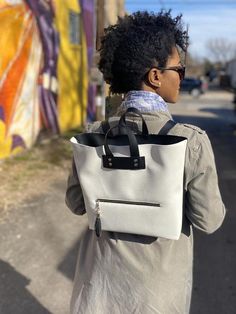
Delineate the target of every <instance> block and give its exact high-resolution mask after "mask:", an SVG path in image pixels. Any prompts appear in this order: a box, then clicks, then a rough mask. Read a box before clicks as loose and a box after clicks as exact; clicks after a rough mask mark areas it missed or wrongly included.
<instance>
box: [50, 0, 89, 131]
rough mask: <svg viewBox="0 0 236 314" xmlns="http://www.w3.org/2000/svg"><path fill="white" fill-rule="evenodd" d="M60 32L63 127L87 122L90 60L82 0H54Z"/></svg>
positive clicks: (60, 122)
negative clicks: (88, 59)
mask: <svg viewBox="0 0 236 314" xmlns="http://www.w3.org/2000/svg"><path fill="white" fill-rule="evenodd" d="M54 4H55V23H56V27H57V30H58V32H59V35H60V46H59V55H58V66H57V77H58V82H59V91H58V121H59V125H60V129H61V131H62V132H63V131H65V130H68V129H69V128H76V127H78V126H79V125H83V124H84V123H85V122H86V116H87V112H86V111H87V99H88V94H87V91H88V61H87V47H86V38H85V33H84V27H83V23H82V12H81V7H80V3H79V1H78V0H54Z"/></svg>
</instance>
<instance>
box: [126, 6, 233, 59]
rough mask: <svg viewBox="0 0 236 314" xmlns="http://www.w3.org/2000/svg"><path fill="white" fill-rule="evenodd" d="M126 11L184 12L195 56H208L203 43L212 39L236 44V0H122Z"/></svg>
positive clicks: (191, 49) (191, 50)
mask: <svg viewBox="0 0 236 314" xmlns="http://www.w3.org/2000/svg"><path fill="white" fill-rule="evenodd" d="M125 7H126V10H127V11H128V12H129V13H131V12H134V11H137V10H147V11H154V12H156V11H159V10H160V9H161V8H165V9H172V15H173V16H175V15H177V14H179V13H182V14H183V20H184V22H185V23H186V24H189V35H190V41H191V45H190V52H191V53H192V54H193V55H194V56H198V57H209V58H210V55H209V52H208V51H207V49H206V42H207V41H208V40H209V39H212V38H226V39H228V40H229V41H232V42H235V43H236V0H222V1H220V0H205V1H204V0H198V1H197V0H182V1H181V0H146V1H143V0H125Z"/></svg>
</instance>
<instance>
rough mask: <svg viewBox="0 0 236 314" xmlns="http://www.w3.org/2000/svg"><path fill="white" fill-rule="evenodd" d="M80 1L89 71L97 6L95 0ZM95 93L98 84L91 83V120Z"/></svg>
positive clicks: (88, 107)
mask: <svg viewBox="0 0 236 314" xmlns="http://www.w3.org/2000/svg"><path fill="white" fill-rule="evenodd" d="M79 2H80V5H81V11H82V19H83V25H84V30H85V37H86V42H87V57H88V71H89V69H90V68H91V67H92V65H93V55H94V36H95V22H96V21H95V17H96V12H95V11H96V7H95V1H94V0H80V1H79ZM95 95H96V86H95V85H93V84H91V83H89V87H88V104H87V120H88V121H89V122H91V121H94V120H95V113H96V105H95Z"/></svg>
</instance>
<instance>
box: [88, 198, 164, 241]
mask: <svg viewBox="0 0 236 314" xmlns="http://www.w3.org/2000/svg"><path fill="white" fill-rule="evenodd" d="M99 202H101V203H113V204H124V205H139V206H152V207H161V205H160V204H155V203H149V202H133V201H122V200H108V199H104V198H100V199H97V200H96V207H95V211H96V215H97V217H96V220H95V224H94V229H95V233H96V236H97V237H98V238H99V237H100V236H101V233H102V224H101V218H100V214H101V209H100V207H99Z"/></svg>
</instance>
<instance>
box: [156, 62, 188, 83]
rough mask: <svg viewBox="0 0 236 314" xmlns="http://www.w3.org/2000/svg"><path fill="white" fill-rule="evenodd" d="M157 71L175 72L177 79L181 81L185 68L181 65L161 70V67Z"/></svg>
mask: <svg viewBox="0 0 236 314" xmlns="http://www.w3.org/2000/svg"><path fill="white" fill-rule="evenodd" d="M157 69H158V70H160V71H175V72H177V73H178V74H179V78H180V80H181V81H182V80H183V79H184V76H185V66H183V65H177V66H173V67H169V68H162V67H157Z"/></svg>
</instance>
